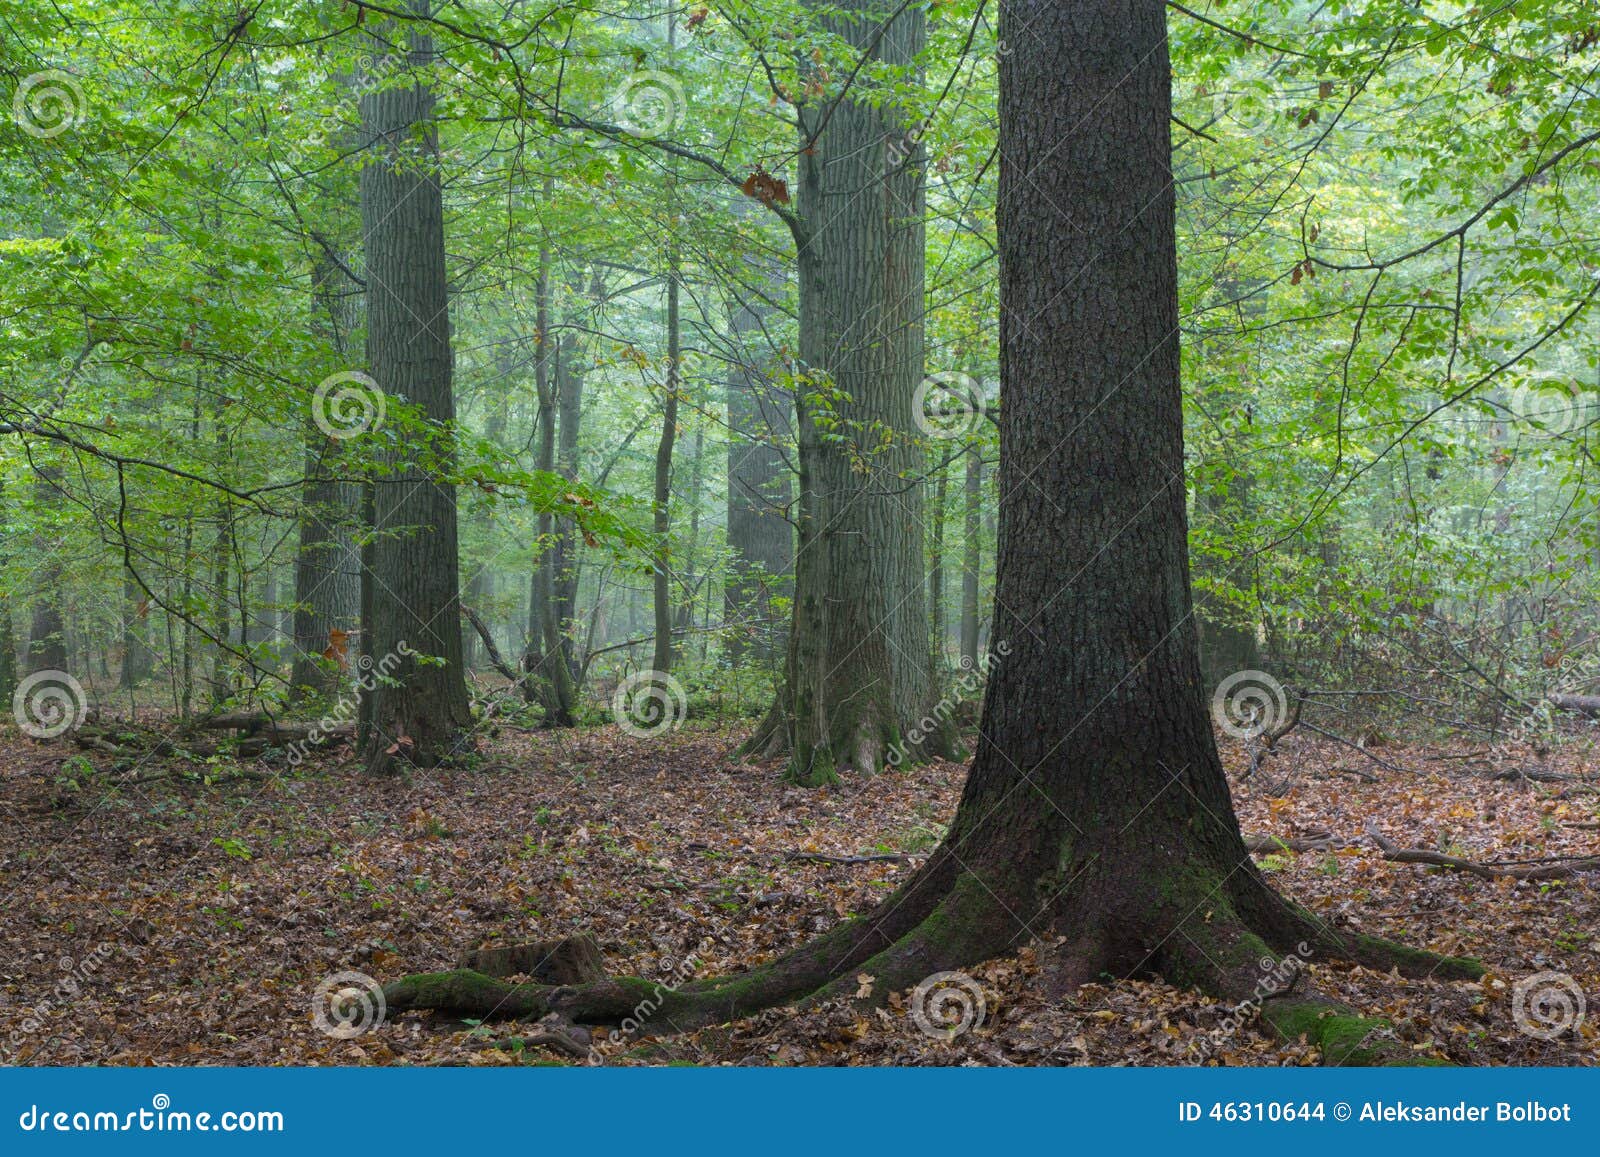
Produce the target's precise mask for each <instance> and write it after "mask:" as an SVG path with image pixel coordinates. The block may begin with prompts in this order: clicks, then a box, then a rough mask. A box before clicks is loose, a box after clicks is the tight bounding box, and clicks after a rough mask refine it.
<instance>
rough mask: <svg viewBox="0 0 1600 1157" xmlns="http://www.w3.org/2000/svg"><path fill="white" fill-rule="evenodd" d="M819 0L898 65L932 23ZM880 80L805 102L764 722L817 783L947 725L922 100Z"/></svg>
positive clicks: (904, 753)
mask: <svg viewBox="0 0 1600 1157" xmlns="http://www.w3.org/2000/svg"><path fill="white" fill-rule="evenodd" d="M818 9H819V15H818V20H819V21H820V23H822V24H823V25H824V26H825V27H827V28H828V29H829V31H831V32H832V33H834V34H835V35H837V36H839V37H840V38H841V39H842V40H844V41H846V42H848V43H849V44H850V45H851V46H852V47H853V48H854V49H856V50H857V51H859V52H861V53H863V54H867V55H869V56H870V57H871V58H872V59H873V60H876V61H882V62H884V63H886V64H889V65H894V66H899V67H901V68H905V67H909V66H911V65H912V63H913V62H914V61H915V59H916V57H917V54H918V53H920V52H921V51H922V49H923V47H924V44H925V41H926V19H927V18H926V13H925V12H924V10H923V9H922V8H921V7H920V6H916V5H910V6H907V5H898V4H892V3H887V2H885V0H846V2H844V3H841V4H834V5H828V6H827V7H826V8H824V7H823V6H822V5H820V4H819V5H818ZM869 89H870V82H869V81H868V80H867V79H866V78H865V77H863V76H860V75H857V76H856V79H855V81H854V87H853V88H852V90H851V91H850V92H849V93H847V94H845V95H844V97H843V98H842V99H839V100H837V101H828V102H823V103H819V104H817V105H815V106H814V107H809V108H806V109H803V110H802V113H801V118H800V119H801V131H802V135H803V138H804V139H805V140H807V141H812V139H813V138H814V142H813V143H812V144H811V145H810V146H809V147H806V148H804V149H803V150H802V153H801V156H800V158H799V211H800V214H801V216H802V220H803V227H802V232H803V241H802V244H801V245H800V253H799V264H800V362H801V367H800V372H801V383H800V386H799V396H798V397H797V399H796V410H797V440H798V455H799V469H800V501H799V511H798V513H799V546H798V550H797V553H796V555H795V588H794V589H795V593H794V617H793V623H792V626H791V630H790V636H789V654H788V662H787V665H786V671H785V688H784V691H783V692H782V694H781V696H780V711H781V717H782V719H783V722H784V724H785V726H784V727H783V728H781V729H780V728H777V727H774V728H772V729H771V730H770V731H766V732H765V733H764V734H762V735H761V736H760V737H759V739H760V740H764V741H766V742H765V743H764V746H765V748H766V749H767V750H769V751H770V750H774V749H777V748H780V747H782V746H787V748H788V750H789V753H790V777H791V778H792V779H794V780H795V781H796V782H799V783H804V784H813V785H814V784H820V783H826V782H828V781H829V780H831V779H833V778H834V777H835V775H836V774H837V772H839V771H841V770H845V769H849V770H852V771H856V772H861V773H871V772H875V771H878V770H881V769H882V768H883V767H884V766H885V765H886V764H888V763H890V762H894V761H896V753H898V758H906V757H912V758H915V757H916V756H917V755H919V754H922V753H924V752H929V753H931V752H939V753H944V752H947V751H948V750H949V749H950V744H949V742H948V738H947V736H946V732H945V730H944V729H943V728H942V727H936V728H934V729H933V734H932V735H929V736H926V737H924V731H925V730H926V729H920V730H919V721H920V720H921V719H922V718H923V717H924V715H925V714H926V713H927V711H928V709H929V707H930V706H931V704H932V702H933V699H934V690H933V687H934V682H933V669H932V663H931V662H930V658H931V651H930V647H929V643H928V611H927V590H926V581H925V575H924V565H925V560H924V557H923V500H922V482H921V475H922V473H923V470H924V467H925V461H924V454H923V451H922V449H921V447H920V446H919V444H918V439H917V428H916V426H915V424H914V422H913V417H912V407H911V403H912V398H913V395H914V393H915V391H916V387H917V383H918V382H919V381H920V380H921V378H922V373H923V312H924V302H923V272H924V263H925V255H924V251H923V244H924V242H923V214H924V190H923V166H922V153H921V148H920V146H919V145H917V144H916V142H915V141H914V140H913V139H912V138H911V137H910V136H909V134H910V133H911V131H912V130H913V129H914V125H913V124H911V123H909V118H907V117H905V116H904V115H903V114H901V113H900V112H898V111H897V110H895V109H894V108H893V107H892V106H891V105H890V104H889V103H888V102H886V101H884V100H882V99H879V100H877V102H876V103H874V102H873V101H872V100H871V99H870V96H871V94H870V93H869V91H868V90H869ZM774 722H776V717H775V719H774ZM764 730H765V729H764ZM784 741H786V742H784Z"/></svg>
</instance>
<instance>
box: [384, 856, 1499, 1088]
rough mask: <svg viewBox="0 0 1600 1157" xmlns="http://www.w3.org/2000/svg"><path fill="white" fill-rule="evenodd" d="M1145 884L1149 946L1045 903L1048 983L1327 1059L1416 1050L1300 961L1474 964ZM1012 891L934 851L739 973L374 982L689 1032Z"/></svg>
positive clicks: (930, 969) (813, 989)
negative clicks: (1180, 996)
mask: <svg viewBox="0 0 1600 1157" xmlns="http://www.w3.org/2000/svg"><path fill="white" fill-rule="evenodd" d="M1241 877H1242V878H1241ZM1150 894H1158V893H1157V892H1152V893H1150ZM1150 894H1147V895H1146V898H1145V900H1143V901H1141V903H1145V904H1146V905H1147V906H1146V907H1145V909H1144V910H1143V911H1142V913H1141V915H1142V916H1143V917H1144V918H1145V919H1144V920H1143V921H1142V922H1140V924H1139V925H1138V926H1142V927H1146V928H1149V927H1161V926H1168V927H1171V928H1172V929H1173V931H1172V933H1171V934H1169V935H1168V936H1166V937H1165V938H1164V939H1163V940H1161V941H1160V943H1159V944H1158V945H1156V946H1155V947H1153V948H1152V947H1150V946H1149V945H1145V946H1143V947H1139V946H1138V945H1139V944H1140V943H1142V941H1140V940H1139V938H1138V937H1137V936H1135V937H1134V938H1133V939H1132V940H1130V939H1129V936H1128V935H1127V932H1126V929H1128V928H1130V927H1135V926H1136V925H1135V924H1134V923H1133V922H1132V921H1130V919H1129V916H1128V913H1120V914H1119V913H1116V912H1100V913H1098V914H1097V915H1095V916H1093V917H1092V918H1091V917H1087V916H1085V915H1084V910H1085V909H1084V906H1083V904H1082V902H1083V901H1084V900H1085V899H1086V895H1078V896H1076V897H1073V899H1075V900H1077V901H1078V902H1079V903H1078V905H1076V906H1075V905H1074V904H1072V903H1064V904H1061V905H1059V906H1057V908H1056V910H1055V915H1054V917H1053V919H1052V920H1051V921H1050V922H1049V923H1050V927H1051V928H1053V929H1054V930H1055V931H1057V932H1058V933H1065V939H1064V944H1063V947H1062V948H1060V949H1056V950H1052V954H1051V955H1050V957H1049V958H1048V959H1047V961H1046V976H1047V981H1048V983H1049V985H1050V988H1051V989H1052V991H1057V992H1067V991H1071V990H1073V989H1075V988H1076V987H1077V986H1078V985H1081V984H1083V983H1085V982H1086V981H1089V980H1091V979H1093V978H1094V977H1095V976H1096V975H1098V974H1100V973H1102V972H1104V971H1107V970H1110V971H1112V972H1114V973H1117V974H1123V973H1124V972H1135V973H1145V974H1160V975H1165V976H1166V977H1167V978H1168V979H1170V980H1172V981H1173V982H1175V983H1180V984H1187V985H1190V986H1193V987H1195V988H1198V989H1201V990H1202V991H1205V992H1209V993H1211V994H1213V995H1216V996H1218V997H1221V998H1223V999H1226V1000H1232V1001H1237V1002H1239V1003H1240V1004H1241V1005H1244V1006H1247V1007H1248V1008H1250V1009H1252V1010H1254V1011H1257V1012H1259V1013H1260V1016H1261V1019H1262V1021H1263V1023H1265V1024H1267V1025H1269V1026H1271V1027H1272V1028H1273V1029H1274V1030H1275V1031H1277V1032H1278V1033H1279V1034H1280V1035H1282V1036H1284V1037H1285V1038H1286V1039H1290V1040H1297V1039H1300V1038H1302V1037H1303V1038H1305V1039H1306V1040H1308V1041H1310V1042H1311V1043H1313V1044H1316V1045H1317V1046H1318V1047H1319V1048H1320V1049H1321V1050H1322V1054H1323V1057H1324V1060H1325V1062H1326V1063H1328V1064H1347V1065H1362V1064H1400V1063H1405V1064H1416V1063H1427V1062H1423V1061H1419V1060H1418V1059H1417V1057H1416V1055H1415V1054H1414V1053H1413V1052H1412V1051H1411V1050H1410V1049H1408V1048H1407V1047H1405V1046H1404V1045H1403V1044H1401V1043H1400V1042H1398V1041H1397V1040H1395V1038H1394V1036H1393V1033H1392V1031H1390V1026H1389V1025H1388V1022H1386V1021H1383V1020H1381V1019H1378V1018H1370V1017H1365V1016H1362V1015H1360V1014H1359V1013H1357V1012H1356V1011H1354V1010H1352V1009H1350V1008H1348V1007H1346V1006H1344V1005H1342V1004H1339V1003H1338V1002H1336V1001H1333V1000H1330V999H1328V998H1326V997H1323V996H1321V995H1319V994H1317V993H1315V992H1314V991H1311V989H1310V984H1309V979H1308V978H1309V971H1308V965H1309V964H1310V963H1311V961H1312V960H1321V959H1325V958H1330V957H1334V958H1339V959H1344V960H1350V961H1354V962H1357V963H1360V964H1363V965H1366V966H1368V967H1371V968H1375V969H1383V970H1387V969H1390V968H1395V969H1398V970H1399V971H1400V973H1401V974H1403V975H1406V976H1412V977H1434V978H1441V979H1471V978H1477V977H1481V976H1482V974H1483V969H1482V968H1481V967H1480V966H1479V965H1477V964H1476V963H1474V962H1473V961H1470V960H1461V959H1457V958H1452V957H1445V956H1440V955H1437V954H1435V953H1431V952H1427V951H1423V950H1421V949H1416V948H1409V947H1406V946H1404V945H1399V944H1392V943H1390V942H1388V941H1385V940H1381V939H1378V938H1376V937H1371V936H1363V935H1347V934H1345V933H1342V932H1339V931H1337V930H1334V929H1331V928H1328V927H1326V926H1325V925H1323V924H1322V923H1321V922H1319V921H1318V920H1317V919H1316V918H1315V917H1314V916H1312V915H1311V914H1310V913H1309V912H1306V911H1304V910H1303V909H1299V908H1297V907H1295V906H1293V905H1290V904H1287V903H1285V902H1284V901H1283V900H1282V899H1281V898H1279V897H1277V896H1276V894H1275V893H1272V892H1271V890H1270V889H1268V888H1267V887H1266V885H1265V884H1264V883H1263V882H1262V881H1261V880H1260V878H1259V876H1257V875H1256V873H1255V872H1254V871H1253V870H1252V871H1250V872H1248V873H1245V874H1238V875H1235V874H1230V875H1229V876H1227V877H1224V878H1223V884H1222V885H1218V886H1216V887H1212V888H1209V889H1207V890H1206V891H1205V892H1204V893H1203V894H1202V895H1201V896H1200V902H1199V903H1194V902H1193V899H1194V897H1193V894H1192V893H1188V892H1184V893H1183V894H1182V895H1178V896H1176V897H1173V896H1171V895H1169V896H1168V898H1167V899H1166V900H1163V901H1150V900H1149V895H1150ZM1012 900H1013V901H1015V903H998V902H997V901H996V897H995V895H994V893H993V892H992V891H991V890H990V888H989V886H988V885H987V884H985V882H984V881H983V880H981V879H980V878H979V877H978V876H977V875H975V874H974V873H972V872H970V871H967V870H965V869H963V868H961V866H960V865H959V863H958V861H957V860H956V858H955V857H954V856H953V855H951V854H949V853H948V852H947V851H945V852H941V853H936V855H935V857H934V858H933V859H932V860H931V861H930V862H929V863H928V864H927V865H925V866H924V867H923V868H922V869H921V870H919V871H918V872H917V873H916V874H915V875H914V876H913V877H912V878H911V880H910V881H908V882H907V883H906V885H905V886H903V887H902V888H901V889H900V890H899V891H898V892H896V893H895V895H894V896H892V897H891V898H890V899H889V900H888V901H886V902H885V903H884V904H882V905H880V907H879V908H878V909H877V910H876V911H874V912H873V913H872V914H871V915H869V916H867V917H864V918H860V919H854V920H850V921H846V922H845V923H844V924H841V925H839V926H838V927H836V928H835V929H833V930H832V931H831V932H829V933H827V934H825V935H824V936H822V937H820V938H818V939H816V940H813V941H811V942H809V943H807V944H804V945H802V946H800V947H799V948H797V949H795V950H794V951H793V952H791V953H789V954H788V955H786V956H783V957H781V958H779V959H778V960H776V961H773V962H772V963H771V964H768V965H765V966H763V967H761V968H757V969H754V970H752V971H750V972H748V973H745V974H742V975H736V976H730V977H723V978H713V979H708V980H702V981H695V982H691V983H689V984H685V985H683V986H681V987H677V988H674V987H672V986H670V985H668V984H665V983H654V982H651V981H649V980H647V979H641V978H636V977H624V978H605V979H600V980H595V981H592V982H588V983H582V984H573V985H540V984H528V983H524V984H518V983H514V982H511V981H507V980H502V979H496V978H494V977H490V976H485V975H483V974H482V973H480V972H477V971H473V970H469V969H462V970H457V971H455V972H445V973H434V974H427V975H420V976H409V977H406V978H404V979H402V980H399V981H396V982H395V983H393V984H390V985H389V986H387V987H386V988H385V990H384V995H385V998H386V1000H387V1001H388V1004H389V1007H390V1008H391V1009H395V1010H397V1011H398V1010H404V1009H415V1008H431V1009H437V1010H441V1011H446V1012H450V1013H454V1014H466V1015H473V1016H481V1017H521V1018H533V1019H537V1018H540V1017H544V1016H548V1015H551V1014H556V1015H558V1016H560V1017H562V1018H564V1019H566V1020H569V1021H571V1022H574V1023H578V1024H589V1025H606V1026H621V1028H622V1030H623V1032H624V1033H625V1034H626V1033H632V1032H634V1031H637V1030H639V1029H641V1028H645V1027H648V1028H649V1029H650V1030H651V1031H653V1032H665V1033H674V1032H685V1031H690V1030H693V1029H698V1028H704V1027H706V1026H709V1025H714V1024H722V1023H726V1022H727V1021H730V1020H735V1019H738V1018H740V1017H743V1016H748V1015H751V1014H753V1013H755V1012H758V1011H760V1010H762V1009H765V1008H771V1007H775V1006H778V1005H784V1004H797V1003H802V1002H804V1003H810V1002H822V1001H827V1000H832V999H838V998H844V999H849V1000H855V1001H859V1002H861V1003H863V1004H865V1005H875V1004H879V1003H882V1002H883V1001H885V1000H886V999H887V998H888V995H889V994H890V993H892V992H897V991H902V990H904V989H907V988H912V987H914V986H915V985H917V984H918V983H920V982H921V981H922V980H924V979H925V978H927V977H928V976H930V975H932V974H934V973H937V972H944V971H952V970H957V969H962V968H970V967H972V966H974V965H976V964H978V963H980V962H981V961H983V960H986V959H990V958H992V957H995V956H998V955H1003V954H1004V953H1005V952H1006V951H1007V950H1008V949H1014V948H1015V947H1016V946H1017V944H1018V943H1019V940H1018V934H1019V918H1018V917H1017V916H1016V915H1015V914H1014V910H1015V909H1017V908H1019V907H1023V906H1025V905H1023V904H1022V901H1021V898H1020V897H1012ZM1246 913H1248V915H1246ZM1075 914H1076V915H1075ZM1152 914H1154V915H1155V916H1156V920H1155V922H1154V923H1152V922H1151V921H1150V920H1149V917H1151V915H1152ZM1119 915H1120V919H1119ZM1257 928H1260V929H1262V931H1257V930H1256V929H1257Z"/></svg>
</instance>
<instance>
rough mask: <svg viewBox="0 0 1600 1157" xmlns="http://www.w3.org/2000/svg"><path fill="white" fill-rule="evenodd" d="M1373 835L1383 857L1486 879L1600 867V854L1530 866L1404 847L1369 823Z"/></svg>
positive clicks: (1562, 874) (1562, 876)
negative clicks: (1490, 862)
mask: <svg viewBox="0 0 1600 1157" xmlns="http://www.w3.org/2000/svg"><path fill="white" fill-rule="evenodd" d="M1366 831H1367V838H1369V839H1370V840H1371V841H1372V842H1373V843H1374V844H1376V845H1377V848H1378V850H1379V851H1380V852H1382V853H1383V858H1384V859H1386V860H1389V861H1392V862H1393V863H1396V864H1427V865H1428V866H1429V867H1434V868H1448V869H1449V870H1450V871H1453V872H1469V873H1471V874H1472V875H1474V876H1477V877H1478V878H1479V879H1483V880H1503V879H1511V880H1566V879H1570V878H1571V877H1573V876H1576V875H1578V874H1579V873H1582V872H1594V871H1600V856H1580V857H1574V858H1572V859H1570V860H1567V861H1565V862H1561V863H1548V862H1547V863H1540V864H1535V865H1530V866H1520V865H1513V864H1480V863H1478V862H1477V861H1475V860H1464V859H1462V858H1461V857H1460V856H1447V855H1445V854H1444V853H1443V852H1430V851H1427V850H1425V849H1423V848H1402V847H1400V846H1399V845H1398V844H1396V843H1394V842H1393V841H1391V840H1388V839H1386V838H1384V836H1383V834H1382V833H1381V832H1379V831H1378V829H1377V828H1376V827H1375V826H1373V824H1372V823H1370V822H1369V823H1368V824H1367V828H1366Z"/></svg>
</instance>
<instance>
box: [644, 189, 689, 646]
mask: <svg viewBox="0 0 1600 1157" xmlns="http://www.w3.org/2000/svg"><path fill="white" fill-rule="evenodd" d="M673 227H674V226H673V225H672V224H671V223H670V220H669V224H668V228H669V229H671V228H673ZM678 274H679V268H678V247H677V243H676V242H675V241H673V240H670V239H669V240H668V242H667V380H666V387H665V390H664V396H663V398H662V405H661V437H660V439H659V440H658V441H657V442H656V472H655V490H654V495H653V497H654V501H655V518H654V525H653V530H654V532H655V542H656V558H655V569H654V573H653V574H652V575H651V579H652V582H651V593H652V596H653V605H654V611H655V654H654V656H653V658H652V660H651V668H652V670H654V671H655V672H656V673H657V674H660V675H666V674H668V673H670V672H671V670H672V570H673V561H672V546H671V536H672V507H671V501H672V448H673V446H674V445H675V444H676V443H677V440H678V390H679V387H680V385H681V382H682V378H681V376H680V374H679V366H678V363H679V361H680V360H681V358H682V352H683V351H682V346H681V343H680V336H679V333H678V324H679V316H678Z"/></svg>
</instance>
